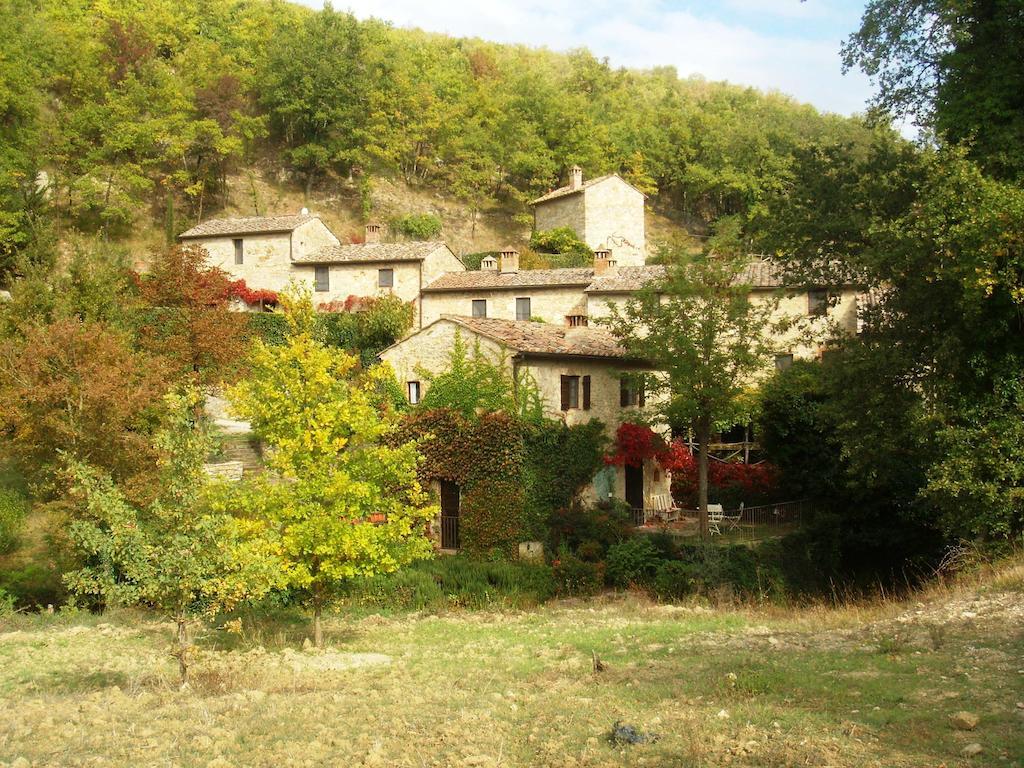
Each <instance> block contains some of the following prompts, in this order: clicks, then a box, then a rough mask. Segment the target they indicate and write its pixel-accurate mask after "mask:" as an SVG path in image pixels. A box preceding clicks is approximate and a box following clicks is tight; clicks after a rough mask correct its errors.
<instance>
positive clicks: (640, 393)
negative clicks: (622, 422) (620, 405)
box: [636, 379, 647, 408]
mask: <svg viewBox="0 0 1024 768" xmlns="http://www.w3.org/2000/svg"><path fill="white" fill-rule="evenodd" d="M644 384H645V382H644V380H643V379H640V380H639V381H637V383H636V389H637V395H636V403H637V405H639V406H640V407H641V408H643V407H644V405H645V404H646V402H647V395H646V393H645V392H644Z"/></svg>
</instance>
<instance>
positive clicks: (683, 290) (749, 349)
mask: <svg viewBox="0 0 1024 768" xmlns="http://www.w3.org/2000/svg"><path fill="white" fill-rule="evenodd" d="M676 256H677V258H679V259H680V260H679V261H678V262H677V263H675V264H673V265H671V266H669V267H668V269H667V274H666V277H665V278H664V279H663V280H661V281H658V282H656V283H652V284H650V285H649V286H647V287H646V288H645V289H644V290H642V291H640V292H639V293H638V294H637V295H636V296H635V297H633V298H630V299H629V300H627V301H626V302H625V303H624V304H623V305H621V306H616V305H612V307H611V312H610V314H609V316H608V317H607V318H606V319H604V320H603V323H604V324H605V325H607V326H608V328H609V329H610V330H611V331H612V333H614V334H615V335H616V336H617V337H618V338H619V340H620V341H621V342H622V344H623V346H624V347H625V348H626V351H627V352H628V353H629V354H630V356H631V357H634V358H636V359H638V360H644V361H647V362H648V363H650V365H651V367H652V369H653V370H652V371H651V372H650V373H648V374H645V375H644V379H645V385H646V387H647V391H648V392H649V393H650V395H651V400H652V401H654V402H656V403H657V408H658V415H659V417H660V418H661V419H662V420H663V421H664V422H665V423H667V424H669V425H672V426H687V427H689V428H690V429H692V430H693V434H694V436H695V437H696V442H697V445H698V446H699V447H700V453H699V456H698V497H699V505H700V529H701V535H702V536H706V535H707V523H708V521H707V508H708V446H709V444H710V442H711V434H712V431H713V428H714V427H715V426H716V425H721V426H726V425H730V424H734V423H736V422H737V421H738V420H739V418H740V416H741V415H743V416H746V415H747V414H743V413H742V408H743V406H744V393H745V392H746V391H747V390H748V389H749V388H750V387H751V385H752V384H753V382H754V378H755V377H756V376H757V375H758V374H759V373H761V372H762V371H763V370H764V369H765V367H766V365H767V363H768V361H769V360H770V355H771V354H772V352H773V348H772V345H771V341H770V336H769V333H767V332H766V331H767V329H768V328H769V327H770V323H771V318H772V314H773V311H774V309H775V306H776V304H777V301H776V300H774V299H760V300H755V299H753V298H752V297H751V290H750V286H749V285H745V284H744V283H743V281H742V278H741V273H742V271H743V269H744V268H745V267H746V266H747V262H748V260H747V258H746V257H743V256H739V257H726V256H701V257H696V258H692V259H687V258H686V257H680V256H679V255H676Z"/></svg>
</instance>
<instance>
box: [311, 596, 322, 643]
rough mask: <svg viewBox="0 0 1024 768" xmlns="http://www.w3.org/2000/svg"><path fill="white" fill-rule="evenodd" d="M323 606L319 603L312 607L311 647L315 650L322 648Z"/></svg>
mask: <svg viewBox="0 0 1024 768" xmlns="http://www.w3.org/2000/svg"><path fill="white" fill-rule="evenodd" d="M322 614H323V606H321V605H320V604H319V603H316V604H314V605H313V645H315V646H316V647H317V648H323V647H324V627H323V622H322V621H321V616H322Z"/></svg>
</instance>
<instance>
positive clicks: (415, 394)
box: [406, 381, 420, 405]
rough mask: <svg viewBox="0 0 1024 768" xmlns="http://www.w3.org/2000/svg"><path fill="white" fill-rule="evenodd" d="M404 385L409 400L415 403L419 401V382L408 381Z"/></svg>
mask: <svg viewBox="0 0 1024 768" xmlns="http://www.w3.org/2000/svg"><path fill="white" fill-rule="evenodd" d="M406 386H407V387H408V390H409V402H410V403H412V404H413V405H416V403H418V402H419V401H420V383H419V382H418V381H410V382H408V383H407V384H406Z"/></svg>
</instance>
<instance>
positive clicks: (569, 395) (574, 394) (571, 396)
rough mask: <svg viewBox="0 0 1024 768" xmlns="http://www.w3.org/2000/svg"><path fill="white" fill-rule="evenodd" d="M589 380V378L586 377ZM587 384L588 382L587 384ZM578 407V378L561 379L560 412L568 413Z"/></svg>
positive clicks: (566, 377) (565, 377)
mask: <svg viewBox="0 0 1024 768" xmlns="http://www.w3.org/2000/svg"><path fill="white" fill-rule="evenodd" d="M587 378H588V379H589V378H590V377H589V376H588V377H587ZM588 383H589V382H588ZM579 407H580V377H579V376H563V377H562V410H563V411H568V410H570V409H573V408H579Z"/></svg>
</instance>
